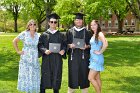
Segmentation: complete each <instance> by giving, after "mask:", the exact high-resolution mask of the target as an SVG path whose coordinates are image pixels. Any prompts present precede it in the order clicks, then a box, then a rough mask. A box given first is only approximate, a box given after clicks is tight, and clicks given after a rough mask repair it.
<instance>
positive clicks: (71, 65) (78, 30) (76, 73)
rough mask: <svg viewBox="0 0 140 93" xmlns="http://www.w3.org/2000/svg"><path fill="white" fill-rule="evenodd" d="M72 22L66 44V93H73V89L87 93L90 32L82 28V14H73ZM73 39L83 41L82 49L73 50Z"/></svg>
mask: <svg viewBox="0 0 140 93" xmlns="http://www.w3.org/2000/svg"><path fill="white" fill-rule="evenodd" d="M75 15H76V17H75V20H74V24H75V26H74V27H72V28H71V29H70V30H69V31H68V32H67V33H66V35H67V43H68V47H69V49H68V76H69V81H68V82H69V84H68V86H69V88H68V93H74V91H75V89H78V88H80V89H82V93H88V87H89V81H88V73H89V69H88V66H89V55H90V53H89V50H90V45H89V40H90V38H91V34H90V31H87V30H86V28H85V27H84V26H83V16H84V14H82V13H75ZM74 38H79V39H84V42H85V45H84V48H75V47H76V46H75V45H74V43H73V39H74Z"/></svg>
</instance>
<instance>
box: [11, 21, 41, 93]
mask: <svg viewBox="0 0 140 93" xmlns="http://www.w3.org/2000/svg"><path fill="white" fill-rule="evenodd" d="M20 40H21V41H23V48H22V51H20V50H19V48H18V42H19V41H20ZM38 40H39V34H38V33H37V32H36V23H35V21H34V20H30V21H29V22H28V24H27V30H26V31H23V32H21V33H20V34H19V35H18V36H17V37H16V38H14V40H13V44H14V48H15V50H16V52H17V53H18V54H19V55H20V62H19V72H18V85H17V89H18V90H20V91H22V92H27V93H39V91H40V64H39V60H38V47H37V45H38Z"/></svg>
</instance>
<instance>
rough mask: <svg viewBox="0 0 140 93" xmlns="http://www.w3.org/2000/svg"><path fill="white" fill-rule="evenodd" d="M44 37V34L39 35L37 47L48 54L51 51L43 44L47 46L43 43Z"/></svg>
mask: <svg viewBox="0 0 140 93" xmlns="http://www.w3.org/2000/svg"><path fill="white" fill-rule="evenodd" d="M44 38H45V37H44V35H43V34H42V35H41V36H40V38H39V43H38V49H39V51H41V53H45V54H47V55H49V54H50V53H51V51H50V50H48V49H47V48H46V47H45V46H47V45H45V44H44V42H43V40H44Z"/></svg>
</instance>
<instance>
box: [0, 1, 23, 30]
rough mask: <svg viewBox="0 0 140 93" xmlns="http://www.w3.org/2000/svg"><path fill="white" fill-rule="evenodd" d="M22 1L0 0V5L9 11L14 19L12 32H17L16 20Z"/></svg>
mask: <svg viewBox="0 0 140 93" xmlns="http://www.w3.org/2000/svg"><path fill="white" fill-rule="evenodd" d="M23 3H24V1H23V0H22V1H19V0H1V1H0V5H1V6H2V7H3V8H5V9H6V10H7V11H9V13H10V14H12V16H13V19H14V31H15V32H18V29H17V19H18V17H19V11H20V10H21V8H22V7H23V6H22V4H23Z"/></svg>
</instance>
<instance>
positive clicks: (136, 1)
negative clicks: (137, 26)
mask: <svg viewBox="0 0 140 93" xmlns="http://www.w3.org/2000/svg"><path fill="white" fill-rule="evenodd" d="M126 2H127V4H128V5H129V7H130V10H131V11H132V12H133V15H134V16H135V17H136V18H137V19H139V20H140V0H126Z"/></svg>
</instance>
